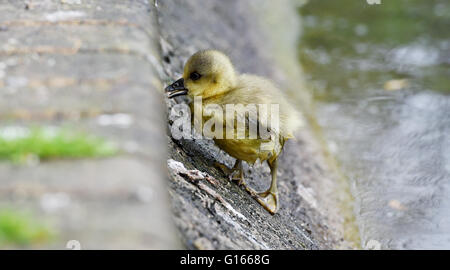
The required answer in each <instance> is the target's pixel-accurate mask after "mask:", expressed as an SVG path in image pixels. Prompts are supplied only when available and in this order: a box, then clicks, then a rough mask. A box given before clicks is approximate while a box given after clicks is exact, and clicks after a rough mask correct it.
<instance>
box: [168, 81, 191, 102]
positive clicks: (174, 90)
mask: <svg viewBox="0 0 450 270" xmlns="http://www.w3.org/2000/svg"><path fill="white" fill-rule="evenodd" d="M165 90H166V92H167V93H168V94H167V96H168V97H169V98H173V97H176V96H181V95H186V94H187V92H188V90H187V89H186V88H185V87H184V79H183V78H181V79H179V80H177V81H176V82H174V83H172V84H171V85H169V86H167V87H166V89H165Z"/></svg>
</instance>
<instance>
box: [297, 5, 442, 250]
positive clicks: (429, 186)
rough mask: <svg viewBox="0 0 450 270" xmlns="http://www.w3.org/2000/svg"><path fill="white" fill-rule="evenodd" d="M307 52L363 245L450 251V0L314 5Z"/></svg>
mask: <svg viewBox="0 0 450 270" xmlns="http://www.w3.org/2000/svg"><path fill="white" fill-rule="evenodd" d="M300 14H301V19H302V22H303V31H302V32H303V33H302V36H301V39H300V41H299V58H300V61H301V64H302V66H303V68H304V71H305V74H306V76H307V79H308V83H309V84H310V88H311V89H312V91H313V94H314V99H315V109H316V115H317V118H318V123H319V125H320V126H321V127H322V129H323V132H324V136H325V139H326V141H327V143H328V147H329V150H330V152H332V153H333V154H334V156H335V157H336V159H337V160H338V162H339V164H340V167H341V169H342V171H343V172H344V173H345V174H346V176H347V178H348V179H349V181H350V183H351V187H352V193H353V195H354V197H355V200H356V203H355V204H356V205H355V213H356V218H357V223H358V226H359V229H360V233H361V241H362V246H363V247H364V246H365V245H366V244H367V243H368V242H369V241H370V240H375V241H378V242H379V243H380V244H381V248H385V249H450V2H449V1H448V0H381V4H379V5H369V4H368V3H367V2H366V1H365V0H359V1H355V0H339V1H325V0H313V1H309V2H308V3H306V4H305V5H303V6H302V7H301V8H300Z"/></svg>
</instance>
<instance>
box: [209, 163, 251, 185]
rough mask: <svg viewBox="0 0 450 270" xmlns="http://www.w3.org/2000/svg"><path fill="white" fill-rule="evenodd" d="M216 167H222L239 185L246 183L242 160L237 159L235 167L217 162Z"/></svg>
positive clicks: (231, 179)
mask: <svg viewBox="0 0 450 270" xmlns="http://www.w3.org/2000/svg"><path fill="white" fill-rule="evenodd" d="M215 165H216V167H218V168H220V169H221V170H222V171H223V173H225V174H226V175H228V178H229V179H230V181H237V182H238V185H245V182H244V170H243V169H242V160H240V159H236V162H235V163H234V166H233V168H231V169H230V168H228V167H227V166H225V165H224V164H221V163H219V162H215Z"/></svg>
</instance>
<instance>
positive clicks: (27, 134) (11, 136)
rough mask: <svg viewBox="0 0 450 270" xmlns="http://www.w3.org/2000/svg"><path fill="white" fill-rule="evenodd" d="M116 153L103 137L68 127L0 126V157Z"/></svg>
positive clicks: (45, 156)
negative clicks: (75, 130) (29, 127)
mask: <svg viewBox="0 0 450 270" xmlns="http://www.w3.org/2000/svg"><path fill="white" fill-rule="evenodd" d="M116 152H117V148H116V147H115V145H114V144H112V143H110V142H107V141H105V140H104V139H102V138H98V137H95V136H91V135H88V134H85V133H81V132H74V131H70V130H68V129H60V128H50V127H38V128H31V129H28V128H23V127H6V128H0V159H4V160H10V161H13V162H17V163H21V162H23V161H25V160H27V159H29V158H30V157H37V158H38V159H39V160H48V159H58V158H85V157H105V156H111V155H114V154H115V153H116Z"/></svg>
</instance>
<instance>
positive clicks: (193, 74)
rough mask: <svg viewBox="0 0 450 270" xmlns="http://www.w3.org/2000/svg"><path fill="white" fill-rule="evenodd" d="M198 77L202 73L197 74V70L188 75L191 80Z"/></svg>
mask: <svg viewBox="0 0 450 270" xmlns="http://www.w3.org/2000/svg"><path fill="white" fill-rule="evenodd" d="M200 77H202V75H200V74H198V73H197V72H195V71H194V72H192V73H191V75H189V78H190V79H191V80H193V81H196V80H198V79H200Z"/></svg>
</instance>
